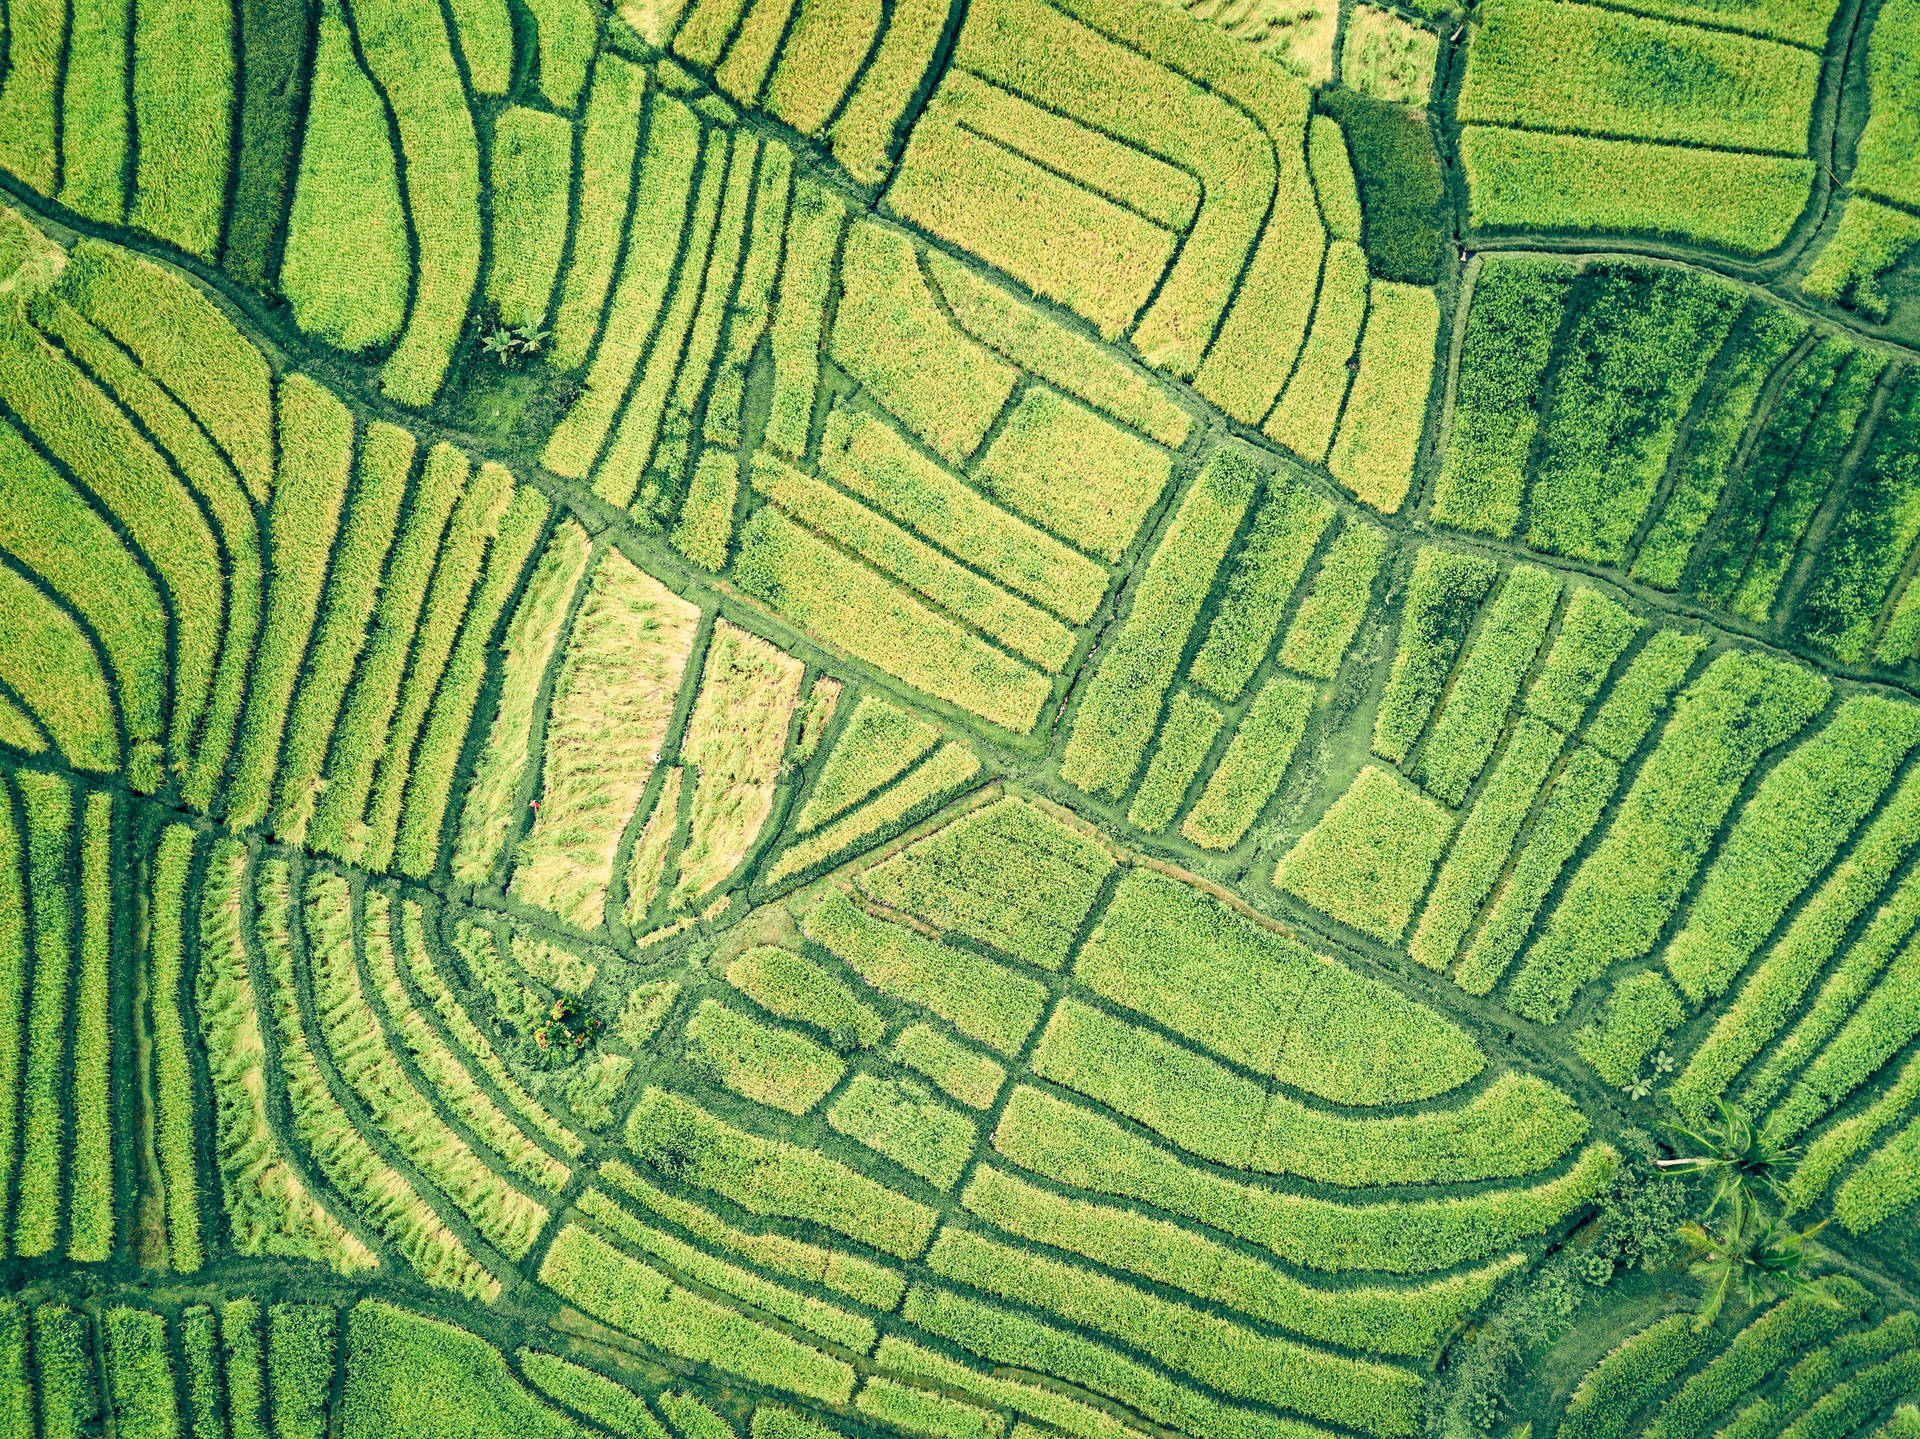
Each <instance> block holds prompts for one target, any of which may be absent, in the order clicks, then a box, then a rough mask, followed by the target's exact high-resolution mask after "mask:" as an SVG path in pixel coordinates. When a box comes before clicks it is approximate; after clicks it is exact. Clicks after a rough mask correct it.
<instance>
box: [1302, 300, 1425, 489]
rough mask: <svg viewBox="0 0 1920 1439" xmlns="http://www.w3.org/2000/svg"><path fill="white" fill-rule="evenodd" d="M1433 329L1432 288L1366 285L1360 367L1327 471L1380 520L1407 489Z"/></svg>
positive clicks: (1422, 419) (1421, 420)
mask: <svg viewBox="0 0 1920 1439" xmlns="http://www.w3.org/2000/svg"><path fill="white" fill-rule="evenodd" d="M1439 328H1440V302H1439V300H1438V299H1437V298H1436V297H1435V295H1434V292H1433V291H1432V290H1429V289H1423V288H1421V287H1420V286H1417V285H1395V284H1392V283H1390V282H1387V281H1376V282H1375V283H1374V284H1372V285H1371V286H1369V287H1368V290H1367V324H1366V329H1365V331H1364V332H1363V333H1362V334H1361V336H1360V365H1359V368H1358V370H1356V371H1355V373H1354V377H1353V389H1352V390H1351V391H1350V392H1349V393H1348V395H1347V405H1346V409H1345V410H1344V411H1342V413H1341V416H1340V432H1339V434H1337V435H1336V436H1335V437H1334V441H1333V450H1332V452H1331V453H1330V454H1329V455H1328V456H1327V468H1328V469H1329V470H1331V471H1332V472H1333V477H1334V478H1335V479H1336V480H1338V481H1340V483H1341V484H1343V485H1345V486H1346V487H1347V488H1348V489H1350V490H1352V491H1353V492H1354V494H1355V495H1357V496H1358V497H1359V498H1360V499H1361V500H1362V501H1364V502H1365V503H1367V504H1369V505H1372V506H1373V507H1374V508H1375V509H1376V510H1379V511H1380V512H1381V513H1383V514H1389V515H1391V514H1394V513H1396V512H1397V511H1398V510H1399V508H1400V505H1401V503H1402V502H1403V501H1404V500H1405V499H1406V497H1407V490H1408V487H1409V486H1411V485H1412V483H1413V462H1414V458H1415V456H1416V455H1417V453H1418V451H1419V448H1420V436H1421V434H1422V433H1424V431H1425V428H1426V423H1427V395H1428V394H1429V393H1430V391H1431V390H1432V387H1433V373H1434V340H1435V337H1436V336H1437V334H1438V333H1439Z"/></svg>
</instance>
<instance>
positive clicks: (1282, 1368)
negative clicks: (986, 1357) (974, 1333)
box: [927, 1226, 1420, 1435]
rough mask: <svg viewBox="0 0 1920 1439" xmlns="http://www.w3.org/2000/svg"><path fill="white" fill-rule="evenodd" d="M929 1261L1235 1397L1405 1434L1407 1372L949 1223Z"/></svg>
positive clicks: (1412, 1389) (1413, 1385)
mask: <svg viewBox="0 0 1920 1439" xmlns="http://www.w3.org/2000/svg"><path fill="white" fill-rule="evenodd" d="M927 1265H928V1267H929V1268H930V1269H932V1270H933V1271H934V1273H936V1274H939V1275H941V1276H942V1277H944V1278H948V1279H955V1280H958V1281H960V1282H962V1283H965V1284H968V1285H971V1286H972V1287H974V1288H976V1289H980V1290H984V1291H985V1292H987V1293H990V1294H994V1295H997V1296H1000V1297H1002V1298H1007V1299H1013V1300H1016V1301H1019V1302H1023V1303H1025V1304H1028V1305H1031V1306H1034V1307H1036V1308H1039V1309H1042V1310H1046V1311H1049V1312H1051V1313H1053V1314H1056V1315H1059V1316H1060V1317H1061V1318H1063V1319H1065V1320H1067V1321H1068V1322H1069V1323H1071V1324H1074V1325H1083V1326H1086V1327H1088V1328H1091V1329H1093V1330H1095V1331H1096V1332H1104V1333H1106V1334H1109V1335H1111V1336H1113V1337H1114V1338H1116V1339H1118V1340H1120V1341H1121V1342H1122V1343H1123V1344H1127V1345H1129V1346H1130V1347H1132V1348H1134V1349H1136V1350H1139V1351H1141V1352H1143V1353H1145V1354H1147V1355H1150V1356H1151V1357H1152V1358H1154V1359H1156V1360H1158V1361H1160V1362H1161V1363H1163V1364H1165V1365H1167V1366H1168V1367H1169V1368H1171V1369H1174V1370H1176V1371H1178V1372H1181V1373H1185V1374H1189V1375H1192V1376H1193V1377H1194V1378H1196V1379H1198V1380H1200V1381H1201V1382H1202V1383H1204V1384H1207V1385H1209V1386H1210V1387H1212V1388H1214V1389H1217V1390H1219V1391H1220V1392H1222V1393H1225V1394H1230V1395H1233V1396H1235V1397H1236V1398H1242V1399H1252V1400H1255V1401H1258V1402H1264V1403H1268V1404H1274V1405H1278V1406H1281V1407H1284V1408H1288V1409H1291V1410H1293V1411H1294V1412H1296V1413H1301V1414H1307V1415H1310V1416H1312V1417H1314V1418H1320V1419H1337V1420H1338V1421H1339V1422H1342V1423H1345V1424H1348V1425H1351V1426H1352V1427H1354V1428H1356V1429H1360V1430H1362V1431H1363V1432H1366V1433H1370V1434H1382V1435H1387V1434H1410V1433H1412V1432H1413V1431H1414V1429H1415V1427H1416V1413H1417V1409H1418V1400H1417V1398H1416V1396H1417V1394H1418V1389H1419V1382H1420V1381H1419V1380H1418V1379H1417V1378H1416V1376H1415V1375H1414V1374H1413V1373H1412V1372H1411V1371H1409V1370H1406V1369H1401V1368H1399V1367H1397V1366H1393V1365H1387V1364H1381V1363H1378V1362H1373V1361H1368V1360H1358V1359H1350V1358H1345V1357H1342V1356H1337V1355H1333V1354H1328V1353H1325V1352H1323V1351H1319V1350H1314V1349H1309V1348H1307V1347H1306V1346H1304V1345H1301V1344H1299V1343H1297V1342H1295V1341H1293V1340H1288V1339H1279V1338H1274V1337H1271V1336H1268V1335H1263V1334H1260V1333H1258V1332H1257V1331H1255V1330H1252V1329H1250V1328H1248V1327H1246V1326H1243V1325H1241V1324H1238V1323H1236V1322H1235V1321H1233V1320H1230V1319H1223V1318H1221V1317H1219V1316H1217V1315H1213V1314H1208V1313H1206V1312H1204V1311H1202V1310H1199V1309H1196V1308H1192V1307H1190V1306H1188V1305H1185V1304H1180V1303H1176V1302H1173V1301H1171V1300H1167V1299H1162V1298H1161V1297H1159V1296H1158V1295H1157V1294H1154V1293H1153V1292H1151V1291H1149V1290H1146V1289H1139V1288H1135V1287H1134V1286H1132V1285H1128V1284H1123V1283H1121V1282H1120V1281H1118V1280H1115V1279H1111V1278H1109V1277H1107V1276H1106V1275H1104V1274H1100V1273H1097V1272H1095V1271H1092V1270H1088V1269H1084V1268H1082V1267H1080V1266H1079V1265H1077V1264H1069V1263H1064V1262H1062V1261H1060V1260H1056V1259H1041V1258H1038V1257H1035V1256H1034V1255H1032V1254H1030V1253H1028V1252H1026V1251H1024V1250H1020V1249H1014V1248H1010V1247H1008V1246H1006V1245H1003V1244H1000V1243H997V1242H995V1241H994V1240H991V1239H988V1238H986V1237H984V1236H982V1235H980V1234H978V1233H976V1232H974V1231H972V1230H969V1229H961V1228H956V1227H953V1226H948V1227H947V1228H945V1229H943V1230H941V1232H940V1237H939V1238H938V1239H937V1240H935V1241H934V1245H933V1248H932V1250H931V1251H930V1252H929V1253H928V1255H927Z"/></svg>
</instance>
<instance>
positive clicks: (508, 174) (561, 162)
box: [487, 105, 573, 329]
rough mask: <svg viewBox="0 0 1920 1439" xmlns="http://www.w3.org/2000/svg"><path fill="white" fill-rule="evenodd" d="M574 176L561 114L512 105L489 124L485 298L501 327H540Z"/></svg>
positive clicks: (568, 129)
mask: <svg viewBox="0 0 1920 1439" xmlns="http://www.w3.org/2000/svg"><path fill="white" fill-rule="evenodd" d="M572 176H573V126H571V125H569V124H568V123H567V122H566V121H565V120H562V119H561V118H560V117H559V116H558V115H549V114H547V113H545V112H544V111H541V110H529V109H527V108H526V107H525V106H523V105H515V106H512V107H511V108H509V109H507V110H506V111H504V112H502V114H501V115H500V116H499V118H497V119H496V120H495V121H494V122H493V157H492V165H491V167H490V168H489V170H488V177H489V183H490V185H491V187H492V188H491V194H490V202H489V204H490V211H489V212H490V214H491V216H492V221H493V236H492V239H493V256H492V259H491V261H490V262H489V267H488V270H487V299H488V300H490V301H492V302H493V304H494V305H495V306H497V307H498V309H499V312H500V319H501V320H502V322H504V323H506V324H509V325H519V326H523V327H528V328H533V329H539V328H541V327H542V326H543V325H544V324H545V322H546V318H547V303H548V301H549V299H550V298H551V297H552V295H553V284H554V280H555V278H556V277H557V276H558V275H559V273H560V250H561V247H562V246H563V245H565V243H566V239H567V185H568V182H569V181H570V180H571V179H572Z"/></svg>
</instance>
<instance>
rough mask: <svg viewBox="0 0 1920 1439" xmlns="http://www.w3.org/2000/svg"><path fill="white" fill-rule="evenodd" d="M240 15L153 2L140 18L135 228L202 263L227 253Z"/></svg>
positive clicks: (131, 206) (136, 22)
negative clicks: (225, 217) (225, 218)
mask: <svg viewBox="0 0 1920 1439" xmlns="http://www.w3.org/2000/svg"><path fill="white" fill-rule="evenodd" d="M232 23H233V14H232V12H231V11H228V10H224V9H221V8H220V7H219V6H204V5H193V4H187V3H181V0H166V3H162V4H159V5H149V6H148V7H147V8H146V9H145V10H140V9H136V10H135V11H134V17H133V86H132V91H133V120H134V126H135V129H136V132H137V133H138V135H139V140H140V143H139V147H138V154H137V164H136V166H135V171H134V189H133V193H132V195H131V196H130V197H129V198H128V204H127V212H128V219H129V221H130V222H131V223H132V224H134V225H136V226H138V227H139V228H140V229H143V230H148V231H151V232H152V233H153V234H155V235H158V236H159V237H160V238H161V239H163V240H167V241H169V242H171V243H172V244H175V245H178V246H179V247H180V248H181V249H183V250H185V251H186V252H187V253H188V254H190V255H196V256H198V257H199V258H200V259H202V260H212V259H214V258H215V257H216V256H217V255H218V253H219V250H220V222H221V219H222V214H223V212H224V210H225V209H226V197H227V156H228V154H229V152H230V150H231V148H232V133H231V130H232V118H233V117H232V110H233V79H234V76H233V69H234V53H233V34H232Z"/></svg>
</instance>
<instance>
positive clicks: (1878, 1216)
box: [1833, 1120, 1920, 1234]
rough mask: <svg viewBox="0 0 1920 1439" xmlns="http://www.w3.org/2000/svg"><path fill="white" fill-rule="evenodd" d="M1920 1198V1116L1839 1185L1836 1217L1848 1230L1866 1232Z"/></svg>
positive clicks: (1834, 1210) (1835, 1201) (1853, 1232)
mask: <svg viewBox="0 0 1920 1439" xmlns="http://www.w3.org/2000/svg"><path fill="white" fill-rule="evenodd" d="M1915 1199H1920V1120H1915V1121H1910V1122H1909V1123H1908V1124H1907V1126H1906V1128H1904V1129H1902V1130H1901V1131H1900V1132H1899V1133H1898V1134H1895V1135H1894V1136H1893V1137H1892V1138H1891V1139H1889V1140H1887V1142H1886V1143H1884V1144H1882V1145H1881V1146H1880V1147H1879V1148H1878V1149H1876V1150H1875V1151H1874V1152H1873V1153H1872V1154H1871V1155H1869V1156H1868V1158H1867V1160H1866V1162H1865V1163H1863V1164H1862V1165H1861V1166H1860V1167H1859V1168H1858V1169H1856V1170H1854V1171H1853V1173H1852V1174H1850V1175H1848V1176H1847V1179H1846V1182H1845V1183H1844V1184H1842V1185H1841V1186H1840V1189H1839V1192H1838V1193H1837V1194H1835V1195H1834V1197H1833V1213H1834V1217H1835V1218H1836V1219H1838V1220H1839V1221H1840V1222H1841V1223H1842V1224H1843V1225H1845V1226H1846V1228H1847V1230H1848V1232H1849V1233H1852V1234H1864V1233H1866V1232H1867V1231H1868V1230H1870V1229H1872V1228H1874V1227H1875V1226H1876V1225H1879V1224H1883V1223H1885V1222H1886V1221H1887V1220H1889V1219H1891V1218H1892V1217H1893V1216H1894V1215H1896V1214H1898V1213H1900V1212H1901V1211H1902V1210H1903V1209H1906V1208H1908V1207H1909V1206H1911V1205H1912V1204H1913V1202H1914V1200H1915Z"/></svg>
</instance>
